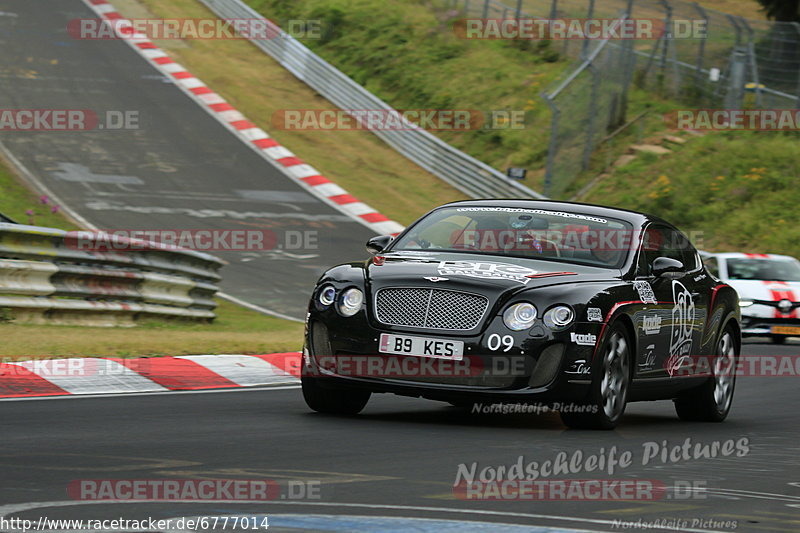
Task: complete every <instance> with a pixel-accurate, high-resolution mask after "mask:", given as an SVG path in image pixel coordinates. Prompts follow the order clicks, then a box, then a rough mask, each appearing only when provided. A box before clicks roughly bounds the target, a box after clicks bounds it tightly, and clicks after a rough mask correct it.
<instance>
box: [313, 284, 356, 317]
mask: <svg viewBox="0 0 800 533" xmlns="http://www.w3.org/2000/svg"><path fill="white" fill-rule="evenodd" d="M336 300H337V298H336V288H335V287H334V286H333V285H325V286H324V287H322V288H321V289H320V290H319V293H317V301H318V302H319V303H320V305H322V306H323V307H328V306H330V305H332V304H333V303H334V302H336ZM338 300H339V303H338V304H337V305H336V309H337V310H338V311H339V314H341V315H342V316H353V315H354V314H356V313H358V312H359V311H360V310H361V306H362V305H363V304H364V293H363V292H361V290H360V289H357V288H355V287H350V288H349V289H346V290H345V291H344V292H343V293H342V294H341V296H340V297H339V299H338Z"/></svg>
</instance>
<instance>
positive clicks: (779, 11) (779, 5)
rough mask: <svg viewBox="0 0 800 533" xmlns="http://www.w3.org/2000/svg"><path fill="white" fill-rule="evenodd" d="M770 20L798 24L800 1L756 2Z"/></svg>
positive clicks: (774, 0)
mask: <svg viewBox="0 0 800 533" xmlns="http://www.w3.org/2000/svg"><path fill="white" fill-rule="evenodd" d="M758 3H759V4H761V6H762V9H763V10H764V12H765V13H766V14H767V18H768V19H770V20H777V21H781V22H800V0H758Z"/></svg>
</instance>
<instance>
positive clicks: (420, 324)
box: [375, 288, 489, 330]
mask: <svg viewBox="0 0 800 533" xmlns="http://www.w3.org/2000/svg"><path fill="white" fill-rule="evenodd" d="M488 306H489V300H488V299H487V298H485V297H484V296H479V295H477V294H469V293H465V292H458V291H448V290H442V289H416V288H408V289H406V288H402V289H400V288H398V289H381V290H380V291H378V296H377V300H376V303H375V311H376V315H377V318H378V321H379V322H381V323H383V324H388V325H390V326H407V327H412V328H432V329H453V330H468V329H474V328H475V327H477V326H478V323H479V322H480V320H481V317H482V316H483V313H484V312H486V308H487V307H488Z"/></svg>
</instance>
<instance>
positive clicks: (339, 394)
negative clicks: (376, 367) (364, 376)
mask: <svg viewBox="0 0 800 533" xmlns="http://www.w3.org/2000/svg"><path fill="white" fill-rule="evenodd" d="M320 379H326V378H312V377H307V376H303V377H302V378H301V383H302V387H303V399H304V400H305V401H306V405H308V406H309V407H310V408H311V409H312V410H314V411H316V412H318V413H326V414H334V415H355V414H358V413H360V412H361V410H362V409H364V407H366V405H367V402H368V401H369V397H370V395H371V393H370V392H369V391H362V390H356V389H345V388H341V387H333V386H329V387H323V386H322V385H320V383H319V381H320Z"/></svg>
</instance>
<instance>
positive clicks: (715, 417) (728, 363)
mask: <svg viewBox="0 0 800 533" xmlns="http://www.w3.org/2000/svg"><path fill="white" fill-rule="evenodd" d="M717 354H718V355H717V357H716V358H715V360H714V367H713V371H714V375H713V376H712V377H711V378H709V379H708V380H707V381H706V382H705V383H704V384H703V385H701V386H699V387H697V388H695V389H691V390H689V391H686V392H685V393H683V394H682V395H680V396H679V397H678V398H676V399H675V411H676V412H677V413H678V417H679V418H680V419H681V420H690V421H698V422H722V421H723V420H725V418H726V417H727V416H728V412H729V411H730V410H731V404H732V403H733V392H734V389H735V387H736V372H735V369H736V358H737V357H738V356H739V346H738V343H737V342H736V337H735V333H734V329H733V328H732V327H731V326H727V327H726V328H725V329H724V330H723V332H722V335H720V337H719V341H718V342H717Z"/></svg>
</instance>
